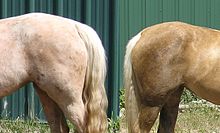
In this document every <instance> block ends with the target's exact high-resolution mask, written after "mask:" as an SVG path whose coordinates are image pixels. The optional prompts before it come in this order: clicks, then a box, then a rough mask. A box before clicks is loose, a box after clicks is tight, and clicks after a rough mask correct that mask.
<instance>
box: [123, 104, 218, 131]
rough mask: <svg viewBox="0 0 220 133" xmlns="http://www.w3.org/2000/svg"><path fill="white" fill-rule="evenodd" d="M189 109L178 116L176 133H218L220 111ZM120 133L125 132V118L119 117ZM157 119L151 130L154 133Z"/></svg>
mask: <svg viewBox="0 0 220 133" xmlns="http://www.w3.org/2000/svg"><path fill="white" fill-rule="evenodd" d="M189 106H190V108H188V109H186V110H182V111H180V112H179V114H178V118H177V123H176V127H175V132H176V133H220V111H218V110H217V109H216V108H210V107H207V106H199V105H194V104H193V105H189ZM121 121H122V122H121V133H126V131H125V127H126V126H125V118H124V115H122V117H121ZM157 127H158V119H157V121H156V123H155V124H154V126H153V128H152V129H151V133H156V132H157Z"/></svg>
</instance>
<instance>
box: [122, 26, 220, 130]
mask: <svg viewBox="0 0 220 133" xmlns="http://www.w3.org/2000/svg"><path fill="white" fill-rule="evenodd" d="M124 71H125V74H124V76H125V77H124V78H125V89H126V110H127V112H126V113H127V121H128V129H129V132H131V133H147V132H149V131H150V129H151V127H152V125H153V124H154V122H155V120H156V118H157V116H158V113H159V112H160V120H159V121H160V122H159V128H158V132H159V133H172V132H174V127H175V123H176V118H177V114H178V106H179V102H180V96H181V94H182V92H183V87H187V88H188V89H189V90H191V91H192V92H194V93H195V94H196V95H198V96H200V97H201V98H204V99H206V100H208V101H210V102H212V103H214V104H218V105H219V104H220V31H217V30H212V29H208V28H203V27H198V26H193V25H190V24H186V23H181V22H167V23H163V24H158V25H155V26H152V27H149V28H146V29H144V30H143V31H141V32H140V33H139V34H138V35H136V36H135V37H134V38H133V39H131V40H130V42H129V43H128V45H127V50H126V55H125V64H124Z"/></svg>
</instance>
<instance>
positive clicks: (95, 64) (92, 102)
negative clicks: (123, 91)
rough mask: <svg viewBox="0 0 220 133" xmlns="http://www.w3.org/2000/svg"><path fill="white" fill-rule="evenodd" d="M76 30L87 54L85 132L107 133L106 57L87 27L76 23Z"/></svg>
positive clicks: (99, 41)
mask: <svg viewBox="0 0 220 133" xmlns="http://www.w3.org/2000/svg"><path fill="white" fill-rule="evenodd" d="M76 29H77V31H78V34H79V35H80V37H81V39H82V40H83V42H84V44H85V46H86V48H87V53H88V64H87V72H86V81H85V85H84V90H83V100H84V104H85V108H86V111H87V112H86V118H85V120H86V122H87V125H86V128H87V129H86V132H87V133H106V132H107V116H106V109H107V104H108V101H107V95H106V92H105V86H104V82H105V77H106V57H105V51H104V48H103V46H102V42H101V40H100V38H99V37H98V35H97V33H96V32H95V31H94V30H93V29H92V28H91V27H89V26H87V25H84V24H81V23H76Z"/></svg>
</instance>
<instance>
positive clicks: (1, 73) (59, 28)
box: [0, 13, 107, 133]
mask: <svg viewBox="0 0 220 133" xmlns="http://www.w3.org/2000/svg"><path fill="white" fill-rule="evenodd" d="M105 75H106V61H105V52H104V49H103V46H102V43H101V41H100V39H99V37H98V35H97V34H96V32H95V31H94V30H93V29H92V28H90V27H89V26H86V25H84V24H81V23H79V22H76V21H73V20H70V19H66V18H63V17H58V16H53V15H48V14H43V13H31V14H27V15H22V16H18V17H12V18H8V19H3V20H1V21H0V98H2V97H4V96H7V95H9V94H11V93H12V92H14V91H16V90H17V89H18V88H20V87H22V86H23V85H25V84H26V83H28V82H33V83H34V86H35V89H36V91H37V93H38V95H39V97H40V100H41V102H42V105H43V108H44V111H45V115H46V118H47V120H48V124H49V125H50V128H51V132H53V133H60V132H63V133H64V132H65V133H66V132H69V128H68V126H67V123H66V119H65V117H66V118H67V119H69V120H70V121H71V122H72V123H73V124H74V125H75V126H76V129H77V132H79V133H106V130H107V118H106V112H105V111H106V108H107V96H106V92H105V88H104V80H105Z"/></svg>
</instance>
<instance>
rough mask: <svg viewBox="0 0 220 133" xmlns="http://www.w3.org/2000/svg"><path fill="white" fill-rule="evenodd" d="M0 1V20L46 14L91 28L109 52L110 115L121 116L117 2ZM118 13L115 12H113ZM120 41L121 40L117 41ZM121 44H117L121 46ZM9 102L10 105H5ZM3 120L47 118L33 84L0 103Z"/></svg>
mask: <svg viewBox="0 0 220 133" xmlns="http://www.w3.org/2000/svg"><path fill="white" fill-rule="evenodd" d="M115 1H116V2H115ZM115 1H103V0H93V1H91V0H0V7H1V9H0V17H1V18H6V17H11V16H16V15H20V14H25V13H28V12H45V13H51V14H56V15H60V16H64V17H67V18H71V19H75V20H78V21H80V22H83V23H86V24H88V25H90V26H92V27H93V28H94V29H95V30H96V31H97V33H98V34H99V36H100V38H101V40H102V41H103V45H104V47H105V49H106V53H107V56H108V57H109V62H108V65H109V67H108V70H109V71H108V78H107V81H106V88H107V92H108V98H109V109H108V114H109V116H110V115H111V113H112V112H114V116H116V115H117V114H118V110H119V106H118V105H119V103H118V101H119V100H118V90H119V86H120V85H119V83H118V82H119V81H118V80H119V79H118V77H119V74H118V72H119V70H118V67H119V66H118V65H119V64H120V63H119V60H118V56H122V55H121V54H120V51H119V49H118V48H117V46H116V43H117V42H116V41H114V40H116V39H115V38H117V36H116V35H118V30H119V29H118V28H115V27H117V25H118V24H115V23H117V21H118V18H116V17H115V15H114V14H112V13H113V12H114V13H115V14H116V13H117V12H116V10H117V8H118V7H117V3H118V2H117V0H115ZM113 10H115V11H113ZM114 33H117V34H114ZM117 39H118V38H117ZM118 44H119V43H117V45H118ZM6 103H7V104H6ZM0 113H1V115H2V117H10V118H17V117H18V116H19V117H26V118H29V117H30V118H34V117H38V118H40V119H44V115H43V111H42V107H41V105H40V102H39V99H38V97H37V96H36V94H35V92H34V89H33V86H32V84H28V85H26V86H25V87H23V88H22V89H20V90H19V91H17V92H16V93H14V94H13V95H11V96H8V97H5V98H3V100H1V102H0Z"/></svg>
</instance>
